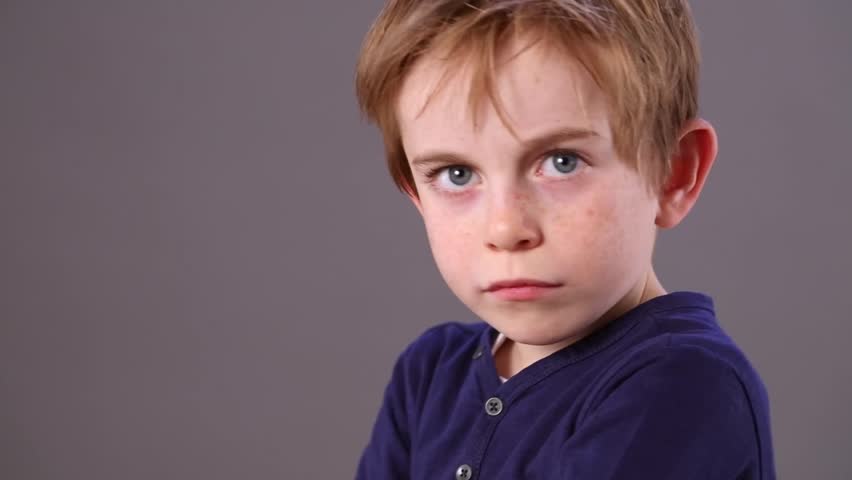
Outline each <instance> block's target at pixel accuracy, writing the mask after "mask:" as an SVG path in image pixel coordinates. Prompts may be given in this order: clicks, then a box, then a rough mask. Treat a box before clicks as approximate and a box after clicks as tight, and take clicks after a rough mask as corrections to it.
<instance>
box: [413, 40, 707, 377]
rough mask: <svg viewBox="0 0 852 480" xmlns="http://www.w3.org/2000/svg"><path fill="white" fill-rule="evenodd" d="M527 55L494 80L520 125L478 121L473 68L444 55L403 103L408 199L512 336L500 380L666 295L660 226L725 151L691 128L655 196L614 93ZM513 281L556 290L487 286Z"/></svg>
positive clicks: (684, 208)
mask: <svg viewBox="0 0 852 480" xmlns="http://www.w3.org/2000/svg"><path fill="white" fill-rule="evenodd" d="M525 46H528V45H525V44H523V43H519V42H515V43H512V44H510V45H508V46H507V48H506V52H507V54H506V55H504V56H503V57H501V58H503V60H502V61H501V62H500V63H499V64H498V70H497V73H496V77H495V88H496V93H497V95H498V96H499V98H500V99H501V102H502V106H503V109H504V112H505V113H506V115H507V116H508V120H509V122H510V125H511V126H512V128H511V129H510V128H508V125H507V124H506V122H504V121H503V120H502V119H501V118H500V116H499V115H498V111H497V109H496V108H495V107H494V105H493V104H491V103H490V102H483V104H482V110H481V111H479V112H477V115H476V120H477V123H476V124H474V115H472V112H471V111H470V108H469V103H468V96H469V91H468V88H469V85H470V81H469V74H468V73H469V72H466V71H465V69H464V68H451V69H450V70H448V65H447V64H446V63H444V61H443V60H441V58H440V56H438V55H435V54H431V55H426V56H424V57H423V58H421V59H420V60H418V62H417V63H416V64H415V65H414V66H413V67H412V70H411V71H410V72H409V74H408V75H407V77H406V80H405V83H404V84H403V87H402V90H401V92H400V95H399V98H398V102H397V119H398V122H399V127H400V131H401V135H402V143H403V147H404V149H405V153H406V156H407V158H408V161H409V164H410V165H411V168H412V172H413V176H414V181H415V186H416V189H417V193H416V194H413V193H412V194H410V198H411V200H412V201H413V203H414V205H415V207H416V208H417V210H418V211H419V212H420V214H421V216H422V218H423V222H424V225H425V227H426V232H427V235H428V239H429V244H430V247H431V249H432V253H433V256H434V258H435V262H436V264H437V267H438V270H439V271H440V273H441V275H442V276H443V278H444V280H445V281H446V283H447V285H448V286H449V287H450V289H451V290H452V291H453V292H454V293H455V295H456V296H458V298H459V299H460V300H461V301H462V302H463V303H464V304H465V305H466V306H467V307H468V308H470V309H471V310H472V311H473V312H474V313H475V314H476V315H478V316H479V317H480V318H482V319H483V320H484V321H485V322H487V323H489V324H490V325H492V326H493V327H494V328H496V329H497V330H498V331H500V332H503V333H504V334H505V335H506V337H507V341H506V343H505V344H504V346H503V347H502V348H501V349H500V350H499V352H498V356H497V357H496V361H497V365H498V371H499V372H500V374H501V375H503V376H505V377H510V376H512V375H514V374H515V373H517V372H518V371H520V370H522V369H523V368H525V367H526V366H528V365H530V364H532V363H534V362H535V361H537V360H539V359H541V358H544V357H546V356H548V355H549V354H551V353H553V352H555V351H557V350H559V349H561V348H563V347H565V346H567V345H570V344H571V343H574V342H576V341H578V340H579V339H581V338H583V337H584V336H586V335H588V334H589V333H591V332H592V331H594V330H595V329H597V328H600V327H601V326H602V325H604V324H605V323H606V322H608V321H610V320H612V319H613V318H615V317H617V316H618V315H620V314H622V313H624V312H626V311H627V310H629V309H631V308H633V307H635V306H636V305H638V304H640V303H642V302H644V301H647V300H648V299H650V298H653V297H655V296H658V295H662V294H664V293H665V290H664V289H663V287H662V286H661V285H660V282H659V281H658V280H657V276H656V274H655V272H654V268H653V265H652V254H653V249H654V240H655V235H656V230H657V228H658V227H666V228H668V227H672V226H674V225H676V224H677V223H679V222H680V220H681V219H682V218H683V217H684V216H685V215H686V213H687V212H688V211H689V209H690V207H691V206H692V204H693V203H694V202H695V200H696V199H697V197H698V194H699V192H700V190H701V186H702V185H703V183H704V179H705V178H706V175H707V173H708V172H709V169H710V166H711V165H712V162H713V159H714V158H715V152H716V143H715V142H716V138H715V133H714V132H713V129H712V127H711V126H710V125H709V124H707V123H706V122H703V121H701V120H695V121H693V122H691V123H690V124H688V125H686V126H685V128H684V133H683V136H682V138H681V140H680V146H681V149H680V151H679V153H678V155H677V157H675V158H673V165H674V168H673V173H672V175H671V178H670V179H669V181H668V182H666V183H665V185H664V186H663V187H661V189H660V191H655V192H652V191H650V190H649V189H648V188H647V187H646V183H645V182H644V180H643V178H642V177H641V176H640V174H639V173H638V172H637V171H636V170H635V169H634V168H632V167H630V166H629V164H628V162H626V161H625V160H624V159H623V158H621V157H620V156H619V154H618V153H617V152H616V149H615V147H614V145H613V138H612V137H613V135H612V131H611V128H610V122H609V111H608V105H607V98H606V96H605V95H604V94H603V93H602V91H601V90H600V89H599V87H598V86H597V85H596V84H595V82H594V81H593V79H592V78H591V76H590V75H589V74H588V72H587V71H586V70H585V69H584V68H583V67H582V65H581V64H580V63H579V62H578V61H576V59H574V58H573V57H572V56H571V55H569V54H567V53H565V52H564V51H562V50H558V49H553V48H548V47H547V45H545V44H543V43H539V44H535V45H534V46H532V47H530V48H523V47H525ZM518 52H520V53H518ZM447 72H450V73H451V75H452V76H451V77H449V81H448V82H446V83H445V84H443V86H442V88H440V89H437V90H436V88H435V87H436V86H437V85H438V84H439V80H440V78H441V76H442V75H443V74H445V73H447ZM427 100H428V101H427ZM518 278H527V279H535V280H541V281H546V282H549V283H554V284H557V285H558V286H556V287H553V288H548V289H545V290H544V291H543V293H542V295H541V296H539V297H537V298H533V299H525V300H516V299H506V298H502V297H500V296H498V295H495V294H494V293H493V292H487V291H485V289H486V288H487V287H488V286H489V285H490V284H491V283H493V282H496V281H501V280H511V279H518Z"/></svg>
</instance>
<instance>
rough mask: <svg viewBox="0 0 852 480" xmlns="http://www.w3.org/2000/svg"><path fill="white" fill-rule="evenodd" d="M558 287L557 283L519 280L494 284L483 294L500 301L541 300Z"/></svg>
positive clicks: (526, 279)
mask: <svg viewBox="0 0 852 480" xmlns="http://www.w3.org/2000/svg"><path fill="white" fill-rule="evenodd" d="M560 286H562V285H561V284H559V283H551V282H545V281H542V280H533V279H528V278H521V279H515V280H501V281H499V282H494V283H492V284H491V285H489V286H488V288H486V289H485V292H487V293H490V294H492V295H494V296H496V297H498V298H500V299H502V300H511V301H524V300H535V299H537V298H541V297H543V296H545V295H548V294H549V293H552V292H553V291H555V290H556V289H557V287H560Z"/></svg>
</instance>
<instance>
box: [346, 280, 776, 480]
mask: <svg viewBox="0 0 852 480" xmlns="http://www.w3.org/2000/svg"><path fill="white" fill-rule="evenodd" d="M498 335H499V333H498V332H497V331H496V330H494V329H493V328H492V327H490V326H489V325H487V324H485V323H483V322H478V323H459V322H451V323H444V324H441V325H438V326H436V327H433V328H431V329H429V330H427V331H426V332H425V333H423V334H422V335H421V336H420V337H418V338H417V339H416V340H415V341H414V342H412V343H411V344H410V345H409V346H408V347H407V348H406V349H405V350H404V351H403V353H402V354H401V355H400V357H399V359H398V360H397V363H396V365H395V366H394V368H393V372H392V374H391V379H390V382H389V384H388V385H387V388H386V390H385V395H384V399H383V402H382V405H381V408H380V410H379V413H378V415H377V418H376V421H375V425H374V427H373V430H372V433H371V436H370V439H369V442H368V443H367V445H366V447H365V449H364V451H363V454H362V456H361V460H360V463H359V465H358V470H357V473H356V480H441V479H446V480H452V479H461V480H474V479H487V480H523V479H536V480H545V479H548V480H551V479H552V480H556V479H564V480H569V479H570V480H584V479H594V480H614V479H654V480H665V479H677V480H681V479H693V478H707V479H731V480H734V479H774V478H775V469H774V463H773V462H774V460H773V453H772V442H771V433H770V426H769V404H768V398H767V394H766V389H765V387H764V385H763V383H762V381H761V379H760V377H759V376H758V374H757V373H756V372H755V371H754V369H753V368H752V367H751V365H750V364H749V362H748V360H747V359H746V357H745V356H744V355H743V353H742V352H741V351H740V350H739V349H738V348H737V346H736V345H735V344H734V342H733V341H732V340H731V339H730V338H729V337H728V336H727V335H726V334H725V333H724V332H723V331H722V329H721V327H720V326H719V324H718V322H717V321H716V318H715V314H714V309H713V302H712V300H711V299H710V297H708V296H706V295H703V294H700V293H695V292H675V293H670V294H667V295H663V296H660V297H657V298H654V299H651V300H649V301H647V302H645V303H643V304H641V305H639V306H637V307H636V308H634V309H633V310H631V311H629V312H627V313H625V314H624V315H622V316H621V317H619V318H617V319H615V320H613V321H612V322H610V323H609V324H608V325H606V326H605V327H603V328H602V329H600V330H598V331H596V332H595V333H593V334H591V335H589V336H588V337H586V338H584V339H583V340H580V341H579V342H577V343H575V344H573V345H570V346H568V347H566V348H564V349H562V350H560V351H558V352H555V353H553V354H551V355H550V356H548V357H546V358H543V359H541V360H539V361H537V362H535V363H533V364H532V365H530V366H528V367H527V368H525V369H523V370H522V371H520V372H518V373H517V374H516V375H514V376H513V377H511V378H510V379H508V381H505V382H503V381H501V380H500V378H499V376H498V374H497V370H496V367H495V364H494V356H493V353H492V352H493V349H494V348H495V340H496V339H497V337H498Z"/></svg>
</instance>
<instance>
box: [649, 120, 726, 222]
mask: <svg viewBox="0 0 852 480" xmlns="http://www.w3.org/2000/svg"><path fill="white" fill-rule="evenodd" d="M717 149H718V145H717V138H716V131H715V130H714V129H713V126H712V125H710V123H709V122H707V121H706V120H703V119H695V120H691V121H690V122H689V123H687V125H686V126H685V127H684V129H683V133H682V134H681V137H680V139H679V141H678V145H677V151H676V152H675V153H674V154H673V155H672V158H671V172H670V174H669V176H668V178H667V179H666V181H665V182H664V184H663V186H662V187H661V190H660V192H659V210H658V213H657V218H656V224H657V226H659V227H660V228H672V227H674V226H676V225H677V224H679V223H680V222H681V221H683V219H684V218H685V217H686V215H687V214H688V213H689V211H690V210H691V209H692V206H693V205H695V202H696V201H698V196H699V195H700V194H701V190H702V188H703V187H704V182H705V181H706V180H707V176H708V175H709V173H710V169H711V167H712V166H713V162H714V161H715V160H716V152H717Z"/></svg>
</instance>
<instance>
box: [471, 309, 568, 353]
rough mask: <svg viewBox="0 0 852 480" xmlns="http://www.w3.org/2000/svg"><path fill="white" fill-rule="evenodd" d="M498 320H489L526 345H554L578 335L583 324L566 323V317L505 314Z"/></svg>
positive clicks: (507, 334) (500, 329)
mask: <svg viewBox="0 0 852 480" xmlns="http://www.w3.org/2000/svg"><path fill="white" fill-rule="evenodd" d="M504 317H505V318H501V319H500V320H499V321H496V322H488V323H490V324H491V325H492V326H493V327H494V328H496V329H497V330H499V331H500V332H503V334H504V335H506V336H507V337H509V338H511V339H512V340H514V341H515V342H518V343H523V344H525V345H539V346H546V345H554V344H557V343H560V342H564V341H566V340H568V339H571V338H572V337H576V336H578V335H579V334H580V332H581V331H582V330H583V329H582V326H580V325H575V326H572V325H570V324H566V322H565V317H561V318H558V319H557V318H553V319H541V318H538V319H532V318H530V319H523V318H517V317H516V318H511V316H504Z"/></svg>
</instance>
